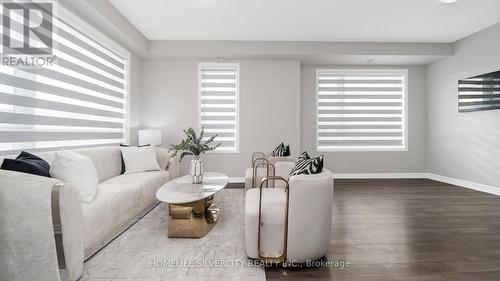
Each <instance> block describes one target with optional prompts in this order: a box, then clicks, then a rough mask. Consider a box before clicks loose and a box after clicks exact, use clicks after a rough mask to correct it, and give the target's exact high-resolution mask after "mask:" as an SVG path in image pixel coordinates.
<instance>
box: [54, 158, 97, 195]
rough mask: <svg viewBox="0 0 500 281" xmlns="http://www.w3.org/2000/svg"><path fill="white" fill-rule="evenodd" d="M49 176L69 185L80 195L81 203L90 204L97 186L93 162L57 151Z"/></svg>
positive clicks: (89, 159)
mask: <svg viewBox="0 0 500 281" xmlns="http://www.w3.org/2000/svg"><path fill="white" fill-rule="evenodd" d="M50 176H51V177H53V178H56V179H59V180H61V181H63V182H65V183H68V184H70V185H71V186H72V187H74V188H76V190H78V192H79V193H80V199H81V200H82V202H85V203H91V202H92V201H93V200H94V198H95V196H96V194H97V188H98V186H99V178H98V176H97V170H96V168H95V166H94V162H93V161H92V159H91V158H90V157H88V156H85V155H81V154H78V153H75V152H71V151H65V150H62V151H58V152H56V153H55V155H54V160H53V161H52V164H51V165H50Z"/></svg>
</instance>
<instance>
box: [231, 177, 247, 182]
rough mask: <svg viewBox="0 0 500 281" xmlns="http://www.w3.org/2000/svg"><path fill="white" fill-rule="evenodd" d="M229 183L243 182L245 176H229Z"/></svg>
mask: <svg viewBox="0 0 500 281" xmlns="http://www.w3.org/2000/svg"><path fill="white" fill-rule="evenodd" d="M228 181H229V182H230V183H244V182H245V177H229V180H228Z"/></svg>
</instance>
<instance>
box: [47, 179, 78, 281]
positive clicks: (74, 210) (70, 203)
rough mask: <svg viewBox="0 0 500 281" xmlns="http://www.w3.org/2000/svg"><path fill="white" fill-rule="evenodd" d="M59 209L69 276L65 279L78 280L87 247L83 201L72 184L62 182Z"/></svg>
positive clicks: (67, 274) (66, 267)
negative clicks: (85, 242) (85, 244)
mask: <svg viewBox="0 0 500 281" xmlns="http://www.w3.org/2000/svg"><path fill="white" fill-rule="evenodd" d="M53 203H54V202H53ZM59 209H60V218H61V231H62V245H63V249H64V261H65V269H66V270H65V273H66V274H65V275H66V276H67V279H64V280H71V281H72V280H77V279H78V278H80V276H82V274H83V261H84V247H85V246H84V233H85V232H84V226H83V213H82V203H81V200H80V193H79V192H78V190H76V189H74V188H72V187H71V185H68V184H64V185H62V184H61V185H60V191H59Z"/></svg>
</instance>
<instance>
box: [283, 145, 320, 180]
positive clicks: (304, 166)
mask: <svg viewBox="0 0 500 281" xmlns="http://www.w3.org/2000/svg"><path fill="white" fill-rule="evenodd" d="M322 171H323V155H321V156H319V157H316V158H311V157H309V155H308V154H307V152H306V151H304V152H303V153H302V154H301V155H300V156H299V159H298V160H297V162H295V167H294V168H293V170H292V172H291V173H290V176H295V175H313V174H319V173H321V172H322Z"/></svg>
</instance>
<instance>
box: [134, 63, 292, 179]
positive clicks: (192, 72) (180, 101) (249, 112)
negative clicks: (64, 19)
mask: <svg viewBox="0 0 500 281" xmlns="http://www.w3.org/2000/svg"><path fill="white" fill-rule="evenodd" d="M199 62H200V61H196V60H155V59H150V60H145V61H143V68H142V70H143V72H142V75H143V76H142V89H143V90H142V95H141V98H142V104H141V108H142V125H143V126H144V127H158V128H162V129H163V144H162V146H165V147H167V146H169V145H170V144H173V143H178V142H179V141H180V139H181V138H182V137H183V134H182V130H183V129H186V128H187V127H190V126H191V127H193V128H198V127H199V125H198V124H197V123H198V82H197V78H198V73H197V72H198V63H199ZM202 62H207V61H202ZM237 62H239V63H240V153H233V154H227V153H223V154H206V155H205V156H204V159H205V166H206V170H207V171H220V172H224V173H226V174H228V175H229V176H233V177H241V176H243V175H244V170H245V168H247V167H249V166H250V158H251V155H252V153H253V152H254V151H270V150H271V149H272V148H273V147H274V146H276V145H277V144H278V143H280V142H282V141H284V142H286V143H289V144H290V145H291V149H292V153H294V154H296V155H297V154H298V149H299V147H300V133H299V132H300V113H299V110H300V105H299V102H300V64H299V62H298V61H295V60H239V61H237ZM187 163H188V161H184V164H183V166H184V172H186V167H187Z"/></svg>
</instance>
